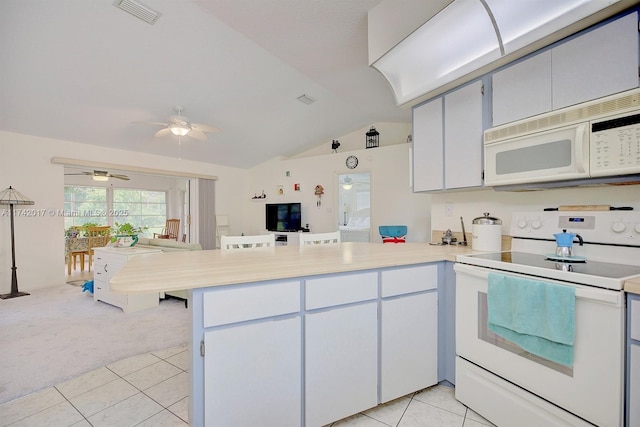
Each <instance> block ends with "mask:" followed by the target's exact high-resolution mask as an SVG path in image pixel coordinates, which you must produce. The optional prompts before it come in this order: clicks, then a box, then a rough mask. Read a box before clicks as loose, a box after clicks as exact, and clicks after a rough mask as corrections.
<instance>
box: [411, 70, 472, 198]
mask: <svg viewBox="0 0 640 427" xmlns="http://www.w3.org/2000/svg"><path fill="white" fill-rule="evenodd" d="M482 131H483V128H482V82H481V81H479V80H478V81H476V82H474V83H471V84H469V85H467V86H464V87H462V88H460V89H458V90H456V91H453V92H451V93H449V94H447V95H445V96H444V97H439V98H436V99H434V100H432V101H430V102H428V103H426V104H423V105H420V106H418V107H416V108H414V110H413V191H435V190H445V189H454V188H467V187H477V186H481V185H482Z"/></svg>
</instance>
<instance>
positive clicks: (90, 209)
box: [64, 185, 109, 230]
mask: <svg viewBox="0 0 640 427" xmlns="http://www.w3.org/2000/svg"><path fill="white" fill-rule="evenodd" d="M107 213H108V211H107V189H106V188H104V187H78V186H71V185H65V187H64V228H65V230H66V229H68V228H69V227H71V226H73V225H84V224H87V223H95V224H98V225H107V224H109V222H108V218H107Z"/></svg>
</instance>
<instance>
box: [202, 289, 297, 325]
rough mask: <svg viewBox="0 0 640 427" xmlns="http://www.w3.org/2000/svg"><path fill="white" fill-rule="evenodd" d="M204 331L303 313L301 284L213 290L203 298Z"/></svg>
mask: <svg viewBox="0 0 640 427" xmlns="http://www.w3.org/2000/svg"><path fill="white" fill-rule="evenodd" d="M203 308H204V316H203V324H204V327H205V328H207V327H210V326H218V325H226V324H229V323H236V322H242V321H245V320H253V319H262V318H265V317H272V316H278V315H281V314H288V313H295V312H298V311H300V282H299V281H287V282H276V283H269V284H264V285H252V286H247V287H244V288H238V287H233V288H227V289H225V288H224V287H220V288H219V289H214V290H211V291H209V292H207V293H205V294H204V295H203Z"/></svg>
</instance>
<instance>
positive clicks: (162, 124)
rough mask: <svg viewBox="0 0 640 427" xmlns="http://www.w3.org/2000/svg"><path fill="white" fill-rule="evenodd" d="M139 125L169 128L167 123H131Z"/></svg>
mask: <svg viewBox="0 0 640 427" xmlns="http://www.w3.org/2000/svg"><path fill="white" fill-rule="evenodd" d="M131 123H135V124H139V125H157V126H169V123H162V122H131Z"/></svg>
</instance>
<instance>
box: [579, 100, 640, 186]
mask: <svg viewBox="0 0 640 427" xmlns="http://www.w3.org/2000/svg"><path fill="white" fill-rule="evenodd" d="M590 124H591V138H590V144H589V145H590V152H589V169H590V171H591V176H594V177H596V176H605V175H618V174H620V175H625V174H631V173H640V112H635V114H633V113H631V114H625V115H621V116H616V117H613V118H611V117H609V118H607V119H604V120H599V121H592V122H591V123H590Z"/></svg>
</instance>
